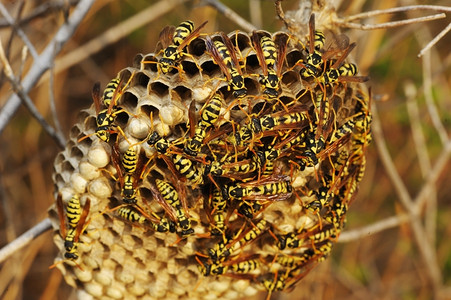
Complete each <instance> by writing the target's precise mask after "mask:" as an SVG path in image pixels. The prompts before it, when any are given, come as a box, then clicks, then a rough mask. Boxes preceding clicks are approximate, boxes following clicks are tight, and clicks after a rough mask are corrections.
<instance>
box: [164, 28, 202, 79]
mask: <svg viewBox="0 0 451 300" xmlns="http://www.w3.org/2000/svg"><path fill="white" fill-rule="evenodd" d="M207 22H208V21H205V22H204V23H202V24H201V25H200V26H199V27H197V28H196V30H194V23H193V22H192V21H189V20H188V21H184V22H182V23H180V25H179V26H178V27H177V28H175V27H174V26H167V27H165V28H163V30H162V31H161V33H160V42H161V44H162V46H163V47H164V50H163V57H162V58H160V60H159V66H160V70H161V72H163V74H166V73H168V72H170V71H171V70H172V68H174V67H177V65H178V63H179V61H180V60H181V58H182V56H183V55H187V54H186V53H184V52H183V49H184V48H185V47H186V46H187V45H188V44H189V43H190V42H191V41H192V40H193V39H195V38H196V37H197V36H199V31H200V30H201V29H202V28H203V27H204V26H205V24H207Z"/></svg>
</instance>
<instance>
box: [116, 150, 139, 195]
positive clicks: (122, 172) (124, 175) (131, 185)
mask: <svg viewBox="0 0 451 300" xmlns="http://www.w3.org/2000/svg"><path fill="white" fill-rule="evenodd" d="M112 150H113V151H112V155H111V161H112V162H113V165H114V167H115V168H116V172H117V177H118V178H116V180H117V181H118V182H119V184H120V187H121V196H122V200H123V201H124V203H127V204H135V203H136V202H137V201H138V199H137V196H138V189H137V186H138V182H139V180H141V176H142V174H143V168H144V166H145V164H144V163H143V160H140V159H139V156H140V154H139V153H140V152H137V151H136V146H130V147H129V148H128V149H127V151H126V152H125V153H124V154H123V156H122V159H121V158H120V153H119V149H118V148H117V144H115V145H113V147H112Z"/></svg>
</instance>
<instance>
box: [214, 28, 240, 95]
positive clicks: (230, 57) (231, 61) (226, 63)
mask: <svg viewBox="0 0 451 300" xmlns="http://www.w3.org/2000/svg"><path fill="white" fill-rule="evenodd" d="M221 38H222V41H219V40H215V41H212V40H211V38H210V37H209V36H207V38H206V40H205V43H206V46H207V50H208V52H209V53H210V54H211V56H212V58H213V60H214V61H215V63H216V64H217V65H218V66H219V67H220V68H221V71H222V73H223V74H224V75H225V77H226V78H227V81H228V84H229V90H230V89H232V90H233V96H234V97H235V98H237V99H240V98H243V97H245V96H246V95H247V88H246V86H245V84H244V77H243V71H242V70H241V66H240V63H239V61H238V58H237V57H236V53H235V47H234V46H233V44H232V41H230V38H229V37H228V36H227V35H226V34H225V33H223V32H221Z"/></svg>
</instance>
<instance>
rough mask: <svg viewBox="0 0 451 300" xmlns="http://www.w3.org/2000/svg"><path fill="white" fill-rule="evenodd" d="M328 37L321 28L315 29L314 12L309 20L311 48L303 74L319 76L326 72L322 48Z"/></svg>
mask: <svg viewBox="0 0 451 300" xmlns="http://www.w3.org/2000/svg"><path fill="white" fill-rule="evenodd" d="M325 40H326V37H325V36H324V33H323V32H322V31H320V30H315V15H314V14H312V15H311V16H310V20H309V50H308V54H307V58H306V60H305V62H304V63H303V65H304V68H302V69H301V76H302V77H304V78H308V77H312V76H313V77H319V76H320V75H321V74H323V72H324V70H323V69H324V60H323V54H322V53H321V52H320V50H321V49H322V48H323V47H324V44H325Z"/></svg>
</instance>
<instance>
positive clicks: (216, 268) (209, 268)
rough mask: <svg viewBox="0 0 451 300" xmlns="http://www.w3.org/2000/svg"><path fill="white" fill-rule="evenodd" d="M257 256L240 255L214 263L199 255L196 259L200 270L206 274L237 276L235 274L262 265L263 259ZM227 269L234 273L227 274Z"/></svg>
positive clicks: (248, 271)
mask: <svg viewBox="0 0 451 300" xmlns="http://www.w3.org/2000/svg"><path fill="white" fill-rule="evenodd" d="M255 256H256V255H251V256H245V257H239V258H238V259H234V260H228V261H224V262H216V263H212V264H210V263H203V262H202V261H201V260H200V259H199V257H197V256H196V260H197V262H198V263H199V271H200V273H201V274H202V275H204V276H209V275H214V276H218V275H228V276H231V277H235V276H234V275H235V274H246V273H250V272H252V271H254V270H256V269H258V268H259V267H260V266H261V260H260V259H259V258H258V257H257V258H254V257H255ZM257 256H258V254H257ZM227 271H231V272H232V273H227V274H226V272H227Z"/></svg>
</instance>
